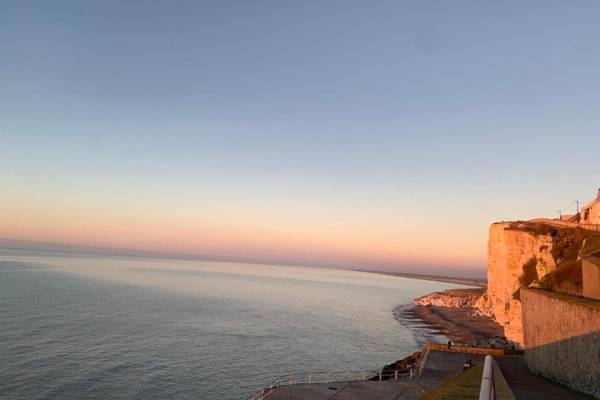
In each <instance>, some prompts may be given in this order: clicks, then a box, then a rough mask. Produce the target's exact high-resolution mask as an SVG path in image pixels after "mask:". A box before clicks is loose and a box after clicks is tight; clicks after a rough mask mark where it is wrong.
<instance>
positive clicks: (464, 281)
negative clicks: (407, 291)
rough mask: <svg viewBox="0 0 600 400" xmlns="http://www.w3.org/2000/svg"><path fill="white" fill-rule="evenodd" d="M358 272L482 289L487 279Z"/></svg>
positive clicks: (485, 285) (406, 273) (405, 273)
mask: <svg viewBox="0 0 600 400" xmlns="http://www.w3.org/2000/svg"><path fill="white" fill-rule="evenodd" d="M358 271H361V272H369V273H372V274H379V275H390V276H398V277H401V278H411V279H419V280H422V281H433V282H444V283H454V284H456V285H465V286H477V287H483V288H485V287H487V279H483V278H456V277H452V276H438V275H424V274H413V273H409V272H386V271H367V270H358Z"/></svg>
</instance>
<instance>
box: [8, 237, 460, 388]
mask: <svg viewBox="0 0 600 400" xmlns="http://www.w3.org/2000/svg"><path fill="white" fill-rule="evenodd" d="M448 287H456V286H454V285H450V284H443V283H435V282H426V281H418V280H412V279H404V278H396V277H387V276H383V275H377V274H369V273H362V272H353V271H343V270H331V269H314V268H296V267H276V266H266V265H248V264H230V263H216V262H197V261H181V260H164V259H161V260H159V259H147V258H125V257H122V258H119V257H106V256H102V257H100V256H81V255H67V254H51V253H44V252H33V251H27V252H25V251H22V250H19V251H17V250H9V249H3V250H2V249H0V398H1V399H3V400H4V399H27V400H32V399H128V400H131V399H144V400H152V399H161V400H162V399H243V398H245V397H246V396H247V395H248V394H250V393H251V392H253V391H254V390H256V389H258V388H259V387H260V386H262V385H263V384H267V383H268V382H269V381H271V379H272V378H274V377H276V376H279V375H283V374H287V373H293V372H300V371H327V370H335V371H343V370H362V369H378V368H380V367H381V366H383V365H384V364H386V363H390V362H393V361H395V360H397V359H399V358H401V357H403V356H405V355H406V354H407V353H410V352H412V351H415V350H417V349H418V347H419V342H418V341H419V339H420V337H419V335H420V333H419V331H418V330H414V329H411V328H410V327H408V326H405V325H403V322H402V320H398V319H396V318H394V315H393V311H394V309H396V308H397V306H398V305H402V304H408V303H410V301H411V300H412V299H413V298H414V297H417V296H419V295H422V294H424V293H427V292H430V291H433V290H441V289H444V288H448Z"/></svg>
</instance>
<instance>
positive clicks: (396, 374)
mask: <svg viewBox="0 0 600 400" xmlns="http://www.w3.org/2000/svg"><path fill="white" fill-rule="evenodd" d="M394 380H395V381H397V380H398V370H396V371H394Z"/></svg>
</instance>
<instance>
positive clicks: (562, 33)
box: [0, 1, 600, 275]
mask: <svg viewBox="0 0 600 400" xmlns="http://www.w3.org/2000/svg"><path fill="white" fill-rule="evenodd" d="M526 3H527V4H523V2H520V1H515V2H495V3H491V2H479V1H472V2H469V1H461V2H456V1H447V2H442V1H439V2H438V1H419V2H400V1H328V2H322V1H314V2H312V1H296V2H291V1H290V2H288V1H189V2H187V1H176V2H142V1H140V2H135V1H128V2H123V1H96V2H88V1H72V2H69V1H61V2H50V1H48V2H29V1H14V2H11V1H7V2H2V8H1V11H0V184H1V187H2V191H1V193H2V195H1V196H0V238H3V239H11V240H28V241H42V242H55V243H63V244H78V245H93V246H107V247H118V248H132V249H140V250H155V251H163V252H177V253H192V254H207V255H220V256H226V257H231V258H232V259H236V260H252V261H262V262H270V263H287V264H299V265H315V266H334V267H349V268H359V267H360V268H365V269H386V270H398V271H412V272H434V273H444V274H466V273H473V274H480V275H481V274H484V271H485V257H486V241H487V229H488V226H489V224H490V223H491V222H493V221H497V220H512V219H526V218H533V217H538V216H548V217H555V216H557V210H559V209H561V210H562V211H563V212H564V213H571V212H574V209H575V203H574V200H581V201H584V202H585V201H590V200H591V199H592V198H593V197H594V196H595V192H596V190H597V189H598V187H599V186H600V75H599V71H600V23H598V21H600V2H596V1H577V2H564V1H562V2H558V1H556V2H554V1H544V2H542V1H540V2H537V1H530V2H526Z"/></svg>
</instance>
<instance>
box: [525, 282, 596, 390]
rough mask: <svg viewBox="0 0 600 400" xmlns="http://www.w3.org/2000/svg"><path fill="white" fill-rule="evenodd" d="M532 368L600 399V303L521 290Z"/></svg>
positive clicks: (529, 365) (553, 293) (527, 344)
mask: <svg viewBox="0 0 600 400" xmlns="http://www.w3.org/2000/svg"><path fill="white" fill-rule="evenodd" d="M520 297H521V302H522V306H523V341H524V347H525V360H526V361H527V365H528V367H529V369H530V370H531V371H532V372H534V373H537V374H540V375H542V376H544V377H546V378H549V379H553V380H555V381H557V382H560V383H563V384H565V385H567V386H570V387H572V388H573V389H576V390H579V391H581V392H584V393H588V394H591V395H593V396H595V397H598V398H600V301H597V300H591V299H584V298H581V297H577V296H571V295H566V294H562V293H555V292H549V291H545V290H540V289H521V292H520Z"/></svg>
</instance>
